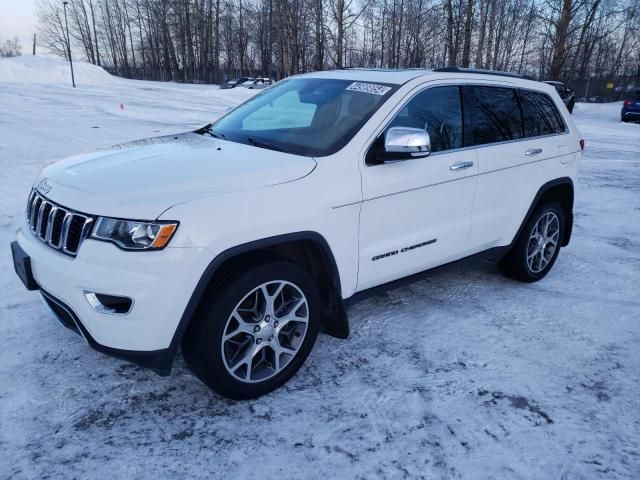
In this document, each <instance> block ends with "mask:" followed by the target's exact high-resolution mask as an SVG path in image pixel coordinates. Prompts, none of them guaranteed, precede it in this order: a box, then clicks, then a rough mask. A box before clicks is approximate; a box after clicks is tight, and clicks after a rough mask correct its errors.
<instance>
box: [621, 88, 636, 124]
mask: <svg viewBox="0 0 640 480" xmlns="http://www.w3.org/2000/svg"><path fill="white" fill-rule="evenodd" d="M620 120H621V121H622V122H638V121H640V90H636V91H635V92H633V93H631V94H629V95H628V96H627V98H625V99H624V102H623V104H622V110H621V111H620Z"/></svg>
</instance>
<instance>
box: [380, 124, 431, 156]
mask: <svg viewBox="0 0 640 480" xmlns="http://www.w3.org/2000/svg"><path fill="white" fill-rule="evenodd" d="M384 149H385V151H386V152H390V153H407V154H410V156H411V157H426V156H428V155H429V154H430V153H431V138H429V134H428V133H427V132H426V131H425V130H422V129H420V128H412V127H392V128H390V129H389V130H387V133H386V134H385V136H384Z"/></svg>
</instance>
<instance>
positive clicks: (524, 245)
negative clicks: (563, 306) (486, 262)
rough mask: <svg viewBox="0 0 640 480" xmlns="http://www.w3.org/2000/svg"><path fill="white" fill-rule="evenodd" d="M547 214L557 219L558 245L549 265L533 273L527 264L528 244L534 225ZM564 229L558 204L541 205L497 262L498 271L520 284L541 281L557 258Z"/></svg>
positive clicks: (562, 217) (547, 203)
mask: <svg viewBox="0 0 640 480" xmlns="http://www.w3.org/2000/svg"><path fill="white" fill-rule="evenodd" d="M547 213H554V214H555V215H556V216H557V218H558V224H559V234H558V243H557V246H556V248H555V251H554V252H553V255H552V257H551V259H550V260H549V263H548V264H547V265H546V266H545V267H544V268H543V269H542V270H541V271H539V272H534V271H532V269H531V268H530V267H529V264H528V262H527V253H528V250H529V242H530V239H531V235H532V232H533V230H534V228H535V226H536V224H537V223H538V221H539V220H540V219H541V218H542V217H543V216H544V215H546V214H547ZM564 229H565V225H564V212H563V210H562V207H561V206H560V204H559V203H557V202H544V203H542V204H541V205H539V206H538V207H537V208H536V209H535V211H534V212H533V214H532V215H531V217H530V218H529V219H528V220H527V223H526V224H525V226H524V228H523V229H522V232H521V233H520V235H519V236H518V238H517V239H516V241H515V243H514V244H513V247H512V248H511V250H510V251H509V253H508V254H507V255H506V256H505V257H504V258H503V259H502V260H501V261H500V262H499V264H498V266H499V268H500V271H501V272H502V273H503V274H504V275H506V276H508V277H510V278H513V279H515V280H519V281H521V282H528V283H531V282H537V281H538V280H541V279H542V278H544V277H545V276H546V275H547V273H549V271H550V270H551V268H552V267H553V264H554V263H555V262H556V259H557V258H558V253H560V247H561V242H562V238H563V236H564Z"/></svg>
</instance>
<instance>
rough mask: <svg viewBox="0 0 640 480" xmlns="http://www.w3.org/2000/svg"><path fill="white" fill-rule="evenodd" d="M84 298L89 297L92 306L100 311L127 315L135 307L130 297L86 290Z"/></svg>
mask: <svg viewBox="0 0 640 480" xmlns="http://www.w3.org/2000/svg"><path fill="white" fill-rule="evenodd" d="M84 298H86V299H87V302H89V305H91V308H93V309H94V310H95V311H96V312H98V313H109V314H112V315H126V314H127V313H129V312H130V311H131V307H133V300H132V299H130V298H128V297H119V296H116V295H106V294H104V293H95V292H87V291H85V292H84Z"/></svg>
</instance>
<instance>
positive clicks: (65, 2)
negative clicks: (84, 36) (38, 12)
mask: <svg viewBox="0 0 640 480" xmlns="http://www.w3.org/2000/svg"><path fill="white" fill-rule="evenodd" d="M68 3H69V2H67V1H64V2H62V5H64V25H65V28H66V29H67V52H68V53H69V65H70V66H71V84H72V85H73V88H76V80H75V78H74V76H73V60H72V59H71V42H70V41H69V22H67V4H68Z"/></svg>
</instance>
